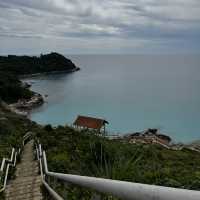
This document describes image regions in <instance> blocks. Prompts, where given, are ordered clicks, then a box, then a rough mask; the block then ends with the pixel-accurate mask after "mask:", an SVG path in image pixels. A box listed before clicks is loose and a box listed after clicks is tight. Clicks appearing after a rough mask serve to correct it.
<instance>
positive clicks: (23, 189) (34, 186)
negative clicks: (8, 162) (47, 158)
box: [5, 141, 42, 200]
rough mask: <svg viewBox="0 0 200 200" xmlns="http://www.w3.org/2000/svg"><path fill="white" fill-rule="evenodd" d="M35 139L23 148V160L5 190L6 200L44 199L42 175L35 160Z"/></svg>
mask: <svg viewBox="0 0 200 200" xmlns="http://www.w3.org/2000/svg"><path fill="white" fill-rule="evenodd" d="M34 158H35V155H34V150H33V141H31V142H28V143H27V144H26V145H25V147H24V150H23V153H22V158H21V162H20V163H19V164H18V165H17V166H16V172H15V177H16V178H15V179H14V180H10V181H9V183H8V185H7V187H6V191H5V197H6V200H42V193H41V188H40V187H41V184H42V180H41V176H40V175H39V173H38V172H39V166H38V161H36V160H34Z"/></svg>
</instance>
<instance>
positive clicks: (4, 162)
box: [0, 132, 32, 193]
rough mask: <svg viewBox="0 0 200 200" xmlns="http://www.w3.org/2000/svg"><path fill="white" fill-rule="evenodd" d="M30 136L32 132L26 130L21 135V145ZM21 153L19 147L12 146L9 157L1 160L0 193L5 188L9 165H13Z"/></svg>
mask: <svg viewBox="0 0 200 200" xmlns="http://www.w3.org/2000/svg"><path fill="white" fill-rule="evenodd" d="M31 136H32V133H30V132H28V133H26V134H25V135H24V136H23V140H22V146H24V145H25V142H26V140H28V139H29V138H30V137H31ZM20 154H21V148H19V149H15V148H12V153H11V157H10V159H8V158H3V159H2V162H1V168H0V182H2V179H3V178H4V180H3V186H2V188H0V193H1V192H3V191H4V190H5V189H6V185H7V180H8V174H9V170H10V167H15V166H16V162H17V157H18V156H19V155H20Z"/></svg>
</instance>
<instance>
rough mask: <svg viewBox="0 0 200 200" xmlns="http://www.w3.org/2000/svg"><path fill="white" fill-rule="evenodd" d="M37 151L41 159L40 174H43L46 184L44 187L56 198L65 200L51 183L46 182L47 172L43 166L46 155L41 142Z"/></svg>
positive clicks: (43, 180) (39, 159)
mask: <svg viewBox="0 0 200 200" xmlns="http://www.w3.org/2000/svg"><path fill="white" fill-rule="evenodd" d="M36 153H37V159H38V161H39V165H40V174H41V178H42V183H43V185H44V187H45V188H46V190H47V191H48V192H49V194H50V195H51V196H52V197H53V198H54V199H56V200H63V198H62V197H61V196H60V195H59V194H57V193H56V192H55V191H54V190H53V189H52V188H51V187H50V186H49V184H48V183H47V182H46V180H45V178H46V174H45V173H44V171H43V168H44V167H43V166H44V159H43V158H44V157H43V153H42V146H41V144H39V145H37V144H36Z"/></svg>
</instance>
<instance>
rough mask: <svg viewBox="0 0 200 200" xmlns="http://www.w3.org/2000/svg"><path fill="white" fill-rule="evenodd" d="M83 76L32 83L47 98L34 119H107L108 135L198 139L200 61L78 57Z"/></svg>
mask: <svg viewBox="0 0 200 200" xmlns="http://www.w3.org/2000/svg"><path fill="white" fill-rule="evenodd" d="M66 57H68V58H70V59H71V60H72V61H73V62H74V63H75V64H76V65H77V66H79V67H80V68H81V70H80V71H78V72H75V73H71V74H57V75H48V76H40V77H35V78H28V79H26V81H28V82H31V83H32V89H33V90H34V91H37V92H39V93H41V94H43V95H45V94H47V95H48V97H47V98H46V101H47V102H46V103H45V104H44V105H43V106H41V107H39V108H37V109H35V110H34V111H33V112H32V113H31V116H30V117H31V119H33V120H35V121H37V122H39V123H41V124H48V123H51V124H53V125H58V124H61V125H64V124H66V123H67V124H72V123H73V121H74V120H75V118H76V116H77V115H89V116H95V117H100V118H105V119H106V120H108V121H109V125H108V126H107V131H108V132H110V133H111V134H113V133H120V134H126V133H131V132H135V131H140V130H144V129H147V128H159V129H160V131H161V132H162V133H166V134H168V135H169V136H171V137H172V138H173V140H174V141H176V142H190V141H193V140H196V139H200V57H198V56H195V55H179V56H175V55H174V56H173V55H170V56H166V55H160V56H158V55H153V56H151V55H148V56H143V55H127V56H125V55H111V56H110V55H106V56H103V55H74V56H66Z"/></svg>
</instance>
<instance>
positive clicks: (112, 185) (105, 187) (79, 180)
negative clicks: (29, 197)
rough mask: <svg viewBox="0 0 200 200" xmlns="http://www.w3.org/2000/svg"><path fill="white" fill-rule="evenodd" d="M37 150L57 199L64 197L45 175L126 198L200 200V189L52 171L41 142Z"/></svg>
mask: <svg viewBox="0 0 200 200" xmlns="http://www.w3.org/2000/svg"><path fill="white" fill-rule="evenodd" d="M36 151H37V154H38V157H39V162H40V169H41V176H42V179H43V184H44V186H45V187H46V189H47V190H48V191H49V193H50V195H51V196H52V197H53V198H54V199H56V200H61V199H63V198H62V197H60V196H59V195H58V194H57V193H56V192H55V191H54V190H53V189H52V188H51V187H50V186H49V185H48V184H47V182H46V181H45V177H48V176H49V177H53V178H56V179H58V180H62V181H63V182H67V183H71V184H75V185H77V186H81V187H85V188H89V189H93V190H95V191H97V192H100V193H103V194H110V195H113V196H115V197H118V198H120V199H125V200H200V191H193V190H186V189H177V188H171V187H163V186H155V185H147V184H140V183H132V182H126V181H117V180H111V179H104V178H95V177H88V176H78V175H72V174H62V173H55V172H50V171H49V170H48V165H47V159H46V153H45V151H43V150H42V148H41V144H39V145H38V147H37V149H36Z"/></svg>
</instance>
